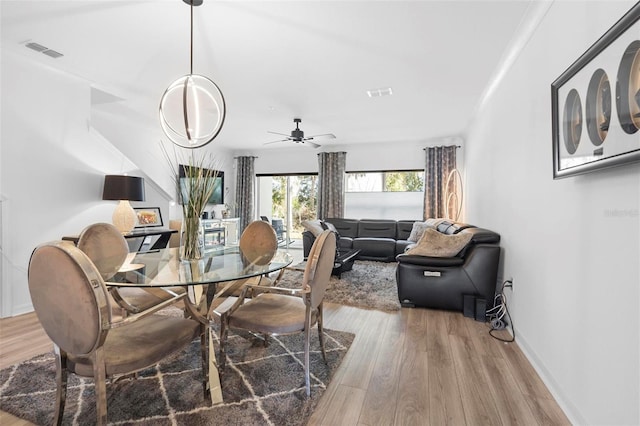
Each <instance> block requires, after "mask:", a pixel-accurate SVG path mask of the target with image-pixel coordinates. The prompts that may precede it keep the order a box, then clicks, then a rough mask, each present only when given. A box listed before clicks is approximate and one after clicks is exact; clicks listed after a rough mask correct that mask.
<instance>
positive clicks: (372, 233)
mask: <svg viewBox="0 0 640 426" xmlns="http://www.w3.org/2000/svg"><path fill="white" fill-rule="evenodd" d="M358 237H359V238H362V237H364V238H391V239H393V240H395V239H396V221H395V220H372V219H362V220H360V222H359V223H358Z"/></svg>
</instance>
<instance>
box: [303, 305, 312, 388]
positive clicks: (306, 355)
mask: <svg viewBox="0 0 640 426" xmlns="http://www.w3.org/2000/svg"><path fill="white" fill-rule="evenodd" d="M310 326H311V318H310V316H308V320H307V324H306V327H305V330H304V384H305V387H306V390H307V396H311V381H310V380H309V336H310V334H311V331H310V330H309V329H310V328H311V327H310Z"/></svg>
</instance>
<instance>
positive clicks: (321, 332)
mask: <svg viewBox="0 0 640 426" xmlns="http://www.w3.org/2000/svg"><path fill="white" fill-rule="evenodd" d="M318 339H319V340H320V349H321V350H322V359H323V360H324V363H325V364H326V363H327V351H326V350H325V348H324V325H323V323H322V303H320V305H319V306H318Z"/></svg>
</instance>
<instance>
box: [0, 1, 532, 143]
mask: <svg viewBox="0 0 640 426" xmlns="http://www.w3.org/2000/svg"><path fill="white" fill-rule="evenodd" d="M533 2H534V1H524V0H522V1H517V0H516V1H505V0H499V1H484V0H472V1H457V0H449V1H328V0H322V1H302V0H296V1H237V0H236V1H214V0H204V4H203V5H202V6H199V7H196V8H194V41H193V48H194V53H193V68H194V73H197V74H202V75H205V76H207V77H209V78H211V79H212V80H213V81H215V82H216V84H217V85H218V86H219V87H220V88H221V90H222V92H223V93H224V95H225V100H226V104H227V118H226V121H225V124H224V127H223V129H222V131H221V132H220V134H219V135H218V137H217V138H216V140H215V141H214V143H216V144H218V145H219V146H223V147H226V148H229V149H232V150H257V149H263V148H264V149H271V148H277V147H280V148H281V147H282V146H283V144H272V145H268V146H264V145H263V144H264V143H265V142H270V141H274V140H277V139H280V138H279V137H278V136H277V135H273V134H268V133H267V131H275V132H280V133H289V132H290V131H291V130H292V129H293V128H294V124H293V118H294V117H301V118H302V124H301V126H300V127H301V129H303V130H304V131H305V133H306V135H307V136H308V135H313V134H321V133H334V134H335V135H336V137H337V138H336V139H335V140H333V141H327V142H325V143H326V144H340V145H347V144H355V143H374V142H385V143H404V142H416V141H428V140H433V139H437V138H441V137H449V136H457V135H462V134H464V132H465V130H466V128H467V126H468V125H469V123H470V121H471V119H472V116H473V114H474V111H475V109H476V108H477V105H478V103H479V102H480V100H481V98H482V96H483V93H484V92H485V90H486V89H487V87H488V86H489V84H490V83H491V82H492V79H494V78H495V76H496V75H498V74H499V70H500V67H501V66H502V65H501V63H502V60H503V58H504V57H505V56H506V55H507V54H508V53H509V52H507V49H508V48H509V46H510V44H511V42H512V41H513V40H514V39H516V38H517V31H518V29H519V28H521V26H522V25H523V20H524V19H526V18H527V15H528V8H529V6H530V4H531V3H533ZM0 13H1V25H2V49H9V50H12V51H15V52H18V53H19V54H21V55H25V56H29V57H31V58H32V59H33V60H34V61H38V62H41V63H43V64H45V65H46V66H50V67H54V68H56V69H60V70H64V71H65V72H68V73H71V74H73V75H76V76H78V77H81V78H83V79H86V80H88V81H89V82H91V83H92V84H93V85H94V87H95V88H97V89H99V90H100V91H101V92H105V93H108V94H111V95H113V96H116V97H117V98H120V99H121V100H120V102H122V103H123V104H124V105H126V107H127V108H130V109H133V110H135V111H136V112H137V113H139V114H141V115H143V116H148V117H149V118H150V119H153V120H157V119H158V118H157V115H158V112H157V111H158V103H159V100H160V97H161V96H162V94H163V92H164V90H165V89H166V87H167V86H168V85H169V84H170V83H171V82H172V81H173V80H175V79H177V78H178V77H180V76H182V75H184V74H187V73H188V71H189V19H190V7H189V6H188V5H186V4H185V3H184V2H183V1H182V0H153V1H136V0H129V1H121V0H112V1H98V0H96V1H93V0H72V1H56V0H46V1H32V0H19V1H7V0H2V2H0ZM28 42H36V43H39V44H41V45H44V46H46V47H48V48H50V49H53V50H55V51H58V52H60V53H62V54H63V55H64V56H62V57H60V58H57V59H54V58H51V57H49V56H46V55H43V54H42V53H38V52H35V51H33V50H31V49H28V48H27V47H25V45H26V43H28ZM387 87H391V88H392V90H393V95H391V96H384V97H373V98H370V97H368V96H367V94H366V91H367V90H369V89H378V88H387ZM158 127H159V123H158ZM150 143H156V142H155V141H151V142H150ZM288 144H293V143H291V142H288ZM285 146H287V145H285Z"/></svg>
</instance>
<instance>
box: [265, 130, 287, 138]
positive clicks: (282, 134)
mask: <svg viewBox="0 0 640 426" xmlns="http://www.w3.org/2000/svg"><path fill="white" fill-rule="evenodd" d="M267 133H271V134H272V135H280V136H286V137H291V135H288V134H286V133H278V132H269V131H267Z"/></svg>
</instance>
